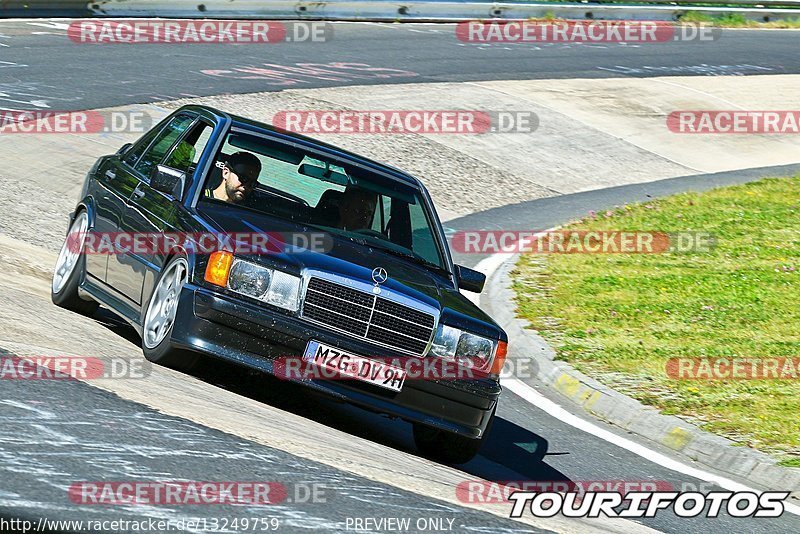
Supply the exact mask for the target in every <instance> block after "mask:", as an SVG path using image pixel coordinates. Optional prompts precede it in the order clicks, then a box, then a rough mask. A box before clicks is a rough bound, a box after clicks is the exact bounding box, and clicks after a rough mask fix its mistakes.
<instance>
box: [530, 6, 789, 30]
mask: <svg viewBox="0 0 800 534" xmlns="http://www.w3.org/2000/svg"><path fill="white" fill-rule="evenodd" d="M610 3H611V2H610ZM699 5H703V4H699ZM712 7H726V6H712ZM731 7H742V6H731ZM587 9H589V8H587ZM530 20H531V21H532V22H553V21H563V20H569V19H561V18H559V17H557V16H556V15H555V13H554V12H552V11H548V12H546V13H545V15H544V17H542V18H531V19H530ZM583 22H587V21H586V20H583ZM599 22H611V21H599ZM617 22H622V21H617ZM681 23H683V24H706V25H709V26H713V27H715V28H773V29H792V28H800V16H798V17H794V18H792V17H788V18H785V19H778V20H770V21H757V20H749V19H746V18H745V17H744V15H742V14H740V13H725V14H723V15H718V16H717V15H715V16H711V15H708V14H706V13H705V12H703V11H687V12H686V13H684V14H683V15H682V16H681V17H680V19H679V20H678V21H677V22H676V24H681Z"/></svg>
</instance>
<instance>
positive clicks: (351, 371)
mask: <svg viewBox="0 0 800 534" xmlns="http://www.w3.org/2000/svg"><path fill="white" fill-rule="evenodd" d="M303 359H304V360H305V361H307V362H309V363H312V364H314V365H316V366H318V367H322V368H324V369H326V370H328V371H331V374H332V375H334V374H338V375H339V376H340V377H347V378H353V379H355V380H361V381H362V382H368V383H370V384H374V385H376V386H378V387H382V388H386V389H391V390H392V391H400V390H401V389H403V382H405V380H406V371H405V369H401V368H399V367H396V366H393V365H389V364H387V363H384V362H381V361H378V360H372V359H370V358H365V357H364V356H359V355H358V354H351V353H349V352H344V351H343V350H340V349H337V348H335V347H330V346H328V345H323V344H322V343H320V342H319V341H314V340H312V341H309V342H308V345H306V351H305V353H304V354H303Z"/></svg>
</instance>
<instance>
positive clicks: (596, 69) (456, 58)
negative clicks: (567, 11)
mask: <svg viewBox="0 0 800 534" xmlns="http://www.w3.org/2000/svg"><path fill="white" fill-rule="evenodd" d="M32 32H43V33H40V34H37V35H34V34H32ZM334 32H335V38H334V39H333V40H332V41H331V42H329V43H327V44H296V45H291V44H280V45H260V46H213V45H187V46H170V47H153V46H152V45H149V46H145V45H136V46H124V45H116V46H109V45H104V46H97V45H95V46H91V45H78V44H74V43H71V42H69V41H68V40H67V39H66V37H65V35H64V33H65V32H64V30H63V29H61V28H58V27H49V28H48V27H44V26H31V25H30V24H28V23H25V22H21V21H12V22H6V23H3V24H0V35H1V36H0V44H6V45H8V47H0V58H1V59H2V61H1V62H0V106H2V107H13V108H20V109H21V108H26V109H30V108H42V107H46V106H49V107H50V108H52V109H85V108H97V107H104V106H111V105H119V104H129V103H141V102H150V101H157V100H163V99H167V98H175V97H182V96H187V95H210V94H219V93H225V92H227V93H240V92H254V91H269V90H280V89H284V88H301V87H321V86H328V85H351V84H354V83H359V84H361V83H375V84H384V83H409V82H422V81H428V82H429V81H465V80H491V79H530V78H573V77H608V76H623V75H626V76H627V75H629V76H650V75H684V74H698V75H704V74H735V73H738V74H769V73H797V72H800V56H798V54H797V50H798V45H799V44H800V33H794V32H793V33H788V32H760V31H746V32H723V35H722V38H721V39H720V40H719V41H718V42H715V43H702V44H700V43H689V44H683V45H681V44H674V43H666V44H653V45H647V46H645V45H642V46H640V47H633V46H622V45H606V46H604V47H594V46H589V45H572V46H567V45H552V46H541V47H539V49H534V48H535V47H530V46H509V47H488V46H476V45H464V44H463V43H459V42H458V41H457V40H456V39H455V37H454V35H453V30H452V26H430V25H402V26H400V25H381V26H373V25H366V24H337V25H335V26H334ZM506 48H507V49H506ZM311 62H313V63H314V64H316V65H321V64H325V65H327V67H326V72H324V73H320V72H319V71H317V73H316V74H309V73H308V72H306V73H299V72H298V71H290V70H288V69H287V67H293V66H295V67H296V66H297V65H298V64H301V63H311ZM334 63H338V64H339V65H338V66H331V65H333V64H334ZM342 63H345V65H344V66H343V65H342ZM353 63H359V64H366V65H369V67H363V66H358V70H355V69H354V68H353V67H354V65H353ZM265 64H272V65H277V66H278V67H269V69H271V71H270V72H266V71H264V70H254V69H266V68H268V67H266V66H265ZM306 68H307V67H306ZM367 68H373V69H376V68H377V69H394V71H387V70H378V71H376V70H364V69H367ZM203 70H214V71H217V72H216V73H215V74H216V75H210V74H208V73H203V72H202V71H203ZM397 70H400V71H405V72H404V73H398V72H396V71H397ZM221 71H226V72H221ZM354 75H356V76H361V77H355V76H354ZM386 75H397V76H391V77H376V76H386ZM321 77H322V78H337V79H336V80H331V79H322V78H321ZM786 172H788V169H778V170H775V169H770V170H754V171H750V172H746V173H739V172H737V173H722V174H719V175H713V176H703V177H686V178H679V179H674V180H668V181H661V182H655V183H651V184H645V185H640V186H626V187H622V188H613V189H608V190H603V191H595V192H588V193H580V194H577V195H567V196H562V197H556V198H550V199H543V200H536V201H532V202H528V203H524V204H519V205H515V206H510V207H505V208H498V209H497V210H491V211H489V212H484V213H480V214H476V215H472V216H469V217H464V218H462V219H459V220H455V221H450V222H449V223H448V224H447V226H448V227H450V228H453V229H478V228H518V229H545V228H548V227H551V226H554V225H557V224H561V223H563V222H566V221H567V220H569V219H572V218H574V217H578V216H580V215H582V214H585V213H587V212H588V211H589V210H597V209H603V208H605V207H609V206H613V205H616V204H622V203H624V202H629V201H635V200H644V199H646V198H649V197H648V195H650V196H653V197H654V196H660V195H665V194H669V193H672V192H677V191H682V190H685V189H687V188H706V187H709V186H712V185H723V184H726V183H737V182H739V181H742V180H743V179H755V178H757V177H759V176H765V175H776V174H785V173H786ZM480 259H481V257H479V256H473V257H469V258H460V260H461V261H463V262H464V263H466V264H468V265H474V264H475V263H477V261H479V260H480ZM112 331H113V333H114V335H121V336H123V337H131V338H132V336H131V331H130V329H128V328H126V327H124V326H123V325H119V324H118V325H117V327H115V328H113V329H112ZM132 342H134V341H133V339H132ZM208 365H210V366H211V370H206V371H201V376H202V374H203V373H205V376H203V377H204V378H205V379H206V380H207V381H209V382H210V383H211V384H214V385H217V386H221V387H225V388H228V389H231V390H233V391H235V392H237V393H239V394H241V395H245V396H250V397H253V398H256V399H258V400H261V401H262V402H266V403H269V404H272V405H276V406H280V407H282V408H284V409H288V410H291V411H293V412H295V413H298V414H300V415H303V416H305V417H308V418H310V419H315V420H318V421H324V422H325V424H328V425H330V426H332V427H335V428H339V429H342V430H345V431H347V432H350V433H352V434H354V435H357V436H361V437H364V438H367V439H371V440H375V441H379V442H382V443H386V444H389V445H391V446H394V447H397V448H400V449H404V450H413V447H412V444H411V439H410V431H409V428H408V425H406V424H405V423H400V422H389V421H386V420H385V419H383V418H381V417H378V416H375V415H372V414H369V413H366V412H363V411H361V410H357V409H355V408H351V407H347V406H340V405H328V404H326V403H324V402H317V401H314V402H313V403H312V402H311V401H309V402H305V401H303V402H300V401H297V400H293V399H297V398H298V397H299V396H297V395H295V396H294V397H293V396H292V395H291V393H292V391H295V390H293V389H292V388H291V387H290V386H288V385H286V384H281V385H279V386H276V387H278V388H280V387H283V388H288V390H287V389H282V390H281V389H279V390H278V391H279V392H282V393H284V394H280V393H278V394H272V395H267V394H265V393H264V388H262V387H256V386H253V385H248V383H247V381H246V380H245V379H244V378H245V377H244V376H243V375H242V374H241V372H240V371H238V370H236V369H231V368H228V367H224V368H223V369H222V370H220V368H219V367H215V366H216V365H218V364H208ZM0 403H3V404H4V406H3V407H2V409H0V420H2V421H3V424H2V427H0V481H2V482H0V486H1V488H0V512H2V513H3V514H7V515H11V516H15V517H19V516H26V517H40V516H42V515H45V513H46V514H47V515H48V516H49V517H52V516H57V517H58V518H71V517H73V516H76V515H82V514H88V515H89V516H92V517H95V516H98V517H99V516H103V517H106V518H114V517H118V516H119V514H120V510H119V509H118V507H90V508H89V509H86V508H81V509H80V510H78V509H75V507H74V506H73V505H70V504H69V502H68V501H67V500H66V499H65V485H68V483H71V482H73V481H75V480H97V479H104V480H125V479H129V478H131V477H134V476H135V477H142V478H146V477H152V476H158V477H160V479H165V478H172V479H176V478H184V479H189V480H192V479H197V478H200V479H215V478H216V479H220V478H225V479H230V480H239V479H245V480H254V479H259V478H260V479H267V480H275V481H282V482H284V483H287V484H294V483H296V482H303V481H312V482H314V481H316V482H323V483H329V484H336V485H337V488H339V489H338V491H333V492H331V494H330V500H331V503H333V502H334V501H335V502H336V506H331V505H330V504H328V505H325V504H320V503H318V504H316V505H314V504H309V505H303V506H300V505H291V506H290V505H288V504H287V505H286V506H283V507H282V506H276V507H274V508H270V509H269V510H267V511H266V512H267V515H268V516H276V517H279V518H281V519H282V520H283V521H285V523H284V524H285V525H287V526H289V527H290V528H289V529H288V530H300V529H306V528H323V529H325V530H329V529H333V528H336V527H337V525H338V526H339V527H341V522H342V520H343V518H344V517H345V516H348V515H349V516H353V515H359V516H368V515H372V516H376V517H386V516H388V515H393V516H405V517H418V516H425V515H438V516H442V517H455V518H456V524H460V525H461V526H462V527H463V528H462V529H461V530H462V531H466V530H473V531H486V532H494V531H498V532H499V531H502V529H503V528H506V527H508V526H509V524H508V523H506V522H505V521H503V520H501V519H498V518H496V517H494V516H487V515H484V514H479V513H474V512H470V511H467V510H465V509H460V508H458V509H456V508H455V507H453V506H451V505H448V504H445V503H434V502H430V500H428V499H425V498H423V497H419V496H416V495H413V494H407V493H404V492H402V491H398V490H397V489H395V488H389V487H386V486H383V485H381V484H376V483H372V482H369V481H365V480H363V479H361V478H359V477H356V476H353V475H349V474H346V473H341V472H336V471H335V470H333V469H331V468H329V467H327V466H321V465H315V464H313V462H308V461H305V460H301V459H298V458H296V457H293V456H291V455H289V454H286V453H283V452H281V451H276V450H273V449H270V448H268V447H264V446H260V445H256V444H253V443H250V442H247V441H244V440H241V439H239V438H237V437H235V436H230V435H227V434H223V433H220V432H216V431H213V430H210V429H207V428H203V427H201V426H199V425H195V424H194V423H190V422H187V421H184V420H181V419H177V418H173V417H168V416H164V415H162V414H158V413H156V412H153V411H151V410H149V409H148V408H146V407H142V406H139V405H135V404H133V403H130V402H127V401H123V400H121V399H119V398H118V397H115V396H113V395H110V394H107V393H104V392H100V391H98V390H96V389H94V388H91V387H90V386H87V385H85V384H81V383H74V382H61V383H58V384H56V386H55V387H53V384H36V383H31V382H23V383H14V382H13V381H6V382H5V383H2V384H0ZM15 403H17V404H15ZM37 403H39V404H37ZM21 406H23V407H21ZM37 407H38V408H37ZM37 409H38V410H39V411H38V412H37V411H36V410H37ZM31 412H33V413H31ZM48 414H49V415H48ZM498 416H499V417H498V421H497V423H496V425H495V428H494V430H493V433H492V434H491V437H490V439H489V442H488V443H487V445H486V447H485V449H484V451H483V453H482V455H481V457H479V458H478V459H476V460H474V461H473V462H471V463H470V464H467V465H466V466H462V468H461V470H462V471H463V472H464V478H465V479H468V478H470V477H474V476H479V477H482V478H486V479H488V480H497V481H502V480H539V481H558V480H572V481H593V480H594V481H596V480H631V481H665V482H668V483H670V484H672V485H673V486H677V487H681V485H682V484H684V483H688V484H693V485H699V484H700V481H697V480H694V479H690V478H687V477H683V476H682V475H679V474H676V473H675V472H673V471H670V470H668V469H665V468H662V467H660V466H659V465H657V464H654V463H651V462H649V461H647V460H645V459H643V458H641V457H639V456H637V455H634V454H633V453H630V452H628V451H626V450H623V449H620V448H618V447H615V446H614V445H612V444H609V443H607V442H605V441H602V440H600V439H597V438H595V437H593V436H591V435H588V434H585V433H583V432H580V431H576V430H575V429H574V428H572V427H570V426H568V425H566V424H564V423H562V422H560V421H558V420H557V419H554V418H552V417H550V416H548V415H547V414H545V413H543V412H540V411H538V410H537V409H536V408H534V407H531V406H530V405H529V404H528V403H526V402H524V401H523V400H521V399H520V398H518V397H516V396H515V395H513V394H511V393H510V392H506V393H505V394H504V396H503V398H502V400H501V404H500V408H499V411H498ZM43 417H47V418H50V419H48V420H50V421H55V422H57V424H56V425H55V426H54V425H53V424H50V423H48V424H47V426H44V425H42V424H39V423H37V418H43ZM67 421H68V422H69V424H63V427H62V426H61V425H62V423H64V422H67ZM610 430H612V431H614V429H613V428H610ZM54 431H55V432H56V433H54ZM626 437H630V436H626ZM149 448H152V449H149ZM653 448H654V449H656V450H659V451H660V452H664V453H666V454H669V451H665V450H663V449H661V448H659V447H658V446H653ZM98 454H100V456H99V457H98V456H97V455H98ZM126 477H127V478H126ZM342 488H344V489H342ZM348 488H349V489H348ZM787 489H788V488H787ZM362 491H363V492H365V493H367V494H369V495H371V497H370V499H366V500H365V499H358V498H355V497H353V496H354V495H358V494H360V492H362ZM51 512H52V513H51ZM242 512H243V511H242V510H236V509H231V510H228V509H225V510H224V511H223V510H213V511H211V510H208V509H205V510H199V511H195V510H186V509H185V508H184V509H182V510H180V511H174V510H165V509H163V508H158V509H146V510H143V509H141V508H140V507H137V508H136V509H133V510H126V511H125V513H129V514H130V515H131V517H143V516H154V517H164V516H166V517H177V516H179V515H180V514H193V515H195V516H200V517H211V516H215V515H216V516H217V517H219V516H220V515H225V516H229V517H231V516H233V515H235V514H237V513H242ZM258 512H259V514H263V513H264V512H263V511H262V510H258ZM84 518H85V517H84ZM643 523H644V524H646V525H648V526H651V527H653V528H656V529H658V530H661V531H664V532H675V533H678V532H681V533H682V532H697V533H701V532H703V533H704V532H709V531H710V532H725V531H727V532H745V531H746V532H796V531H798V530H800V521H798V518H797V517H796V516H792V515H788V514H786V515H784V517H783V518H781V519H778V520H734V519H730V518H719V519H692V520H689V519H677V518H675V517H674V516H672V515H670V514H669V513H666V512H665V513H663V514H659V515H658V516H657V517H656V518H655V519H651V520H643ZM511 525H512V526H516V525H517V524H511ZM484 529H486V530H484ZM282 530H283V529H282Z"/></svg>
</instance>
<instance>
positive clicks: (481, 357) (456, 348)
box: [430, 324, 497, 371]
mask: <svg viewBox="0 0 800 534" xmlns="http://www.w3.org/2000/svg"><path fill="white" fill-rule="evenodd" d="M495 345H497V340H494V339H489V338H486V337H483V336H478V335H475V334H471V333H469V332H464V331H463V330H459V329H458V328H453V327H452V326H447V325H445V324H440V325H439V328H438V329H437V330H436V337H434V339H433V344H432V345H431V350H430V354H432V355H434V356H438V357H439V358H444V359H446V360H452V361H455V362H458V363H460V364H463V365H465V366H468V367H475V368H477V369H480V370H482V371H488V370H489V368H490V367H491V364H492V356H493V355H494V351H495Z"/></svg>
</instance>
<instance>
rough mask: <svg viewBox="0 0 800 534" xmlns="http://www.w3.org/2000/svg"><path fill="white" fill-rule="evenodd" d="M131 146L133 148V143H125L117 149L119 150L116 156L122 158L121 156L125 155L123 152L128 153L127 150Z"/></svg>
mask: <svg viewBox="0 0 800 534" xmlns="http://www.w3.org/2000/svg"><path fill="white" fill-rule="evenodd" d="M132 146H133V143H125V144H124V145H122V146H121V147H119V150H117V156H122V155H123V154H125V152H127V151H128V149H129V148H130V147H132Z"/></svg>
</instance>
